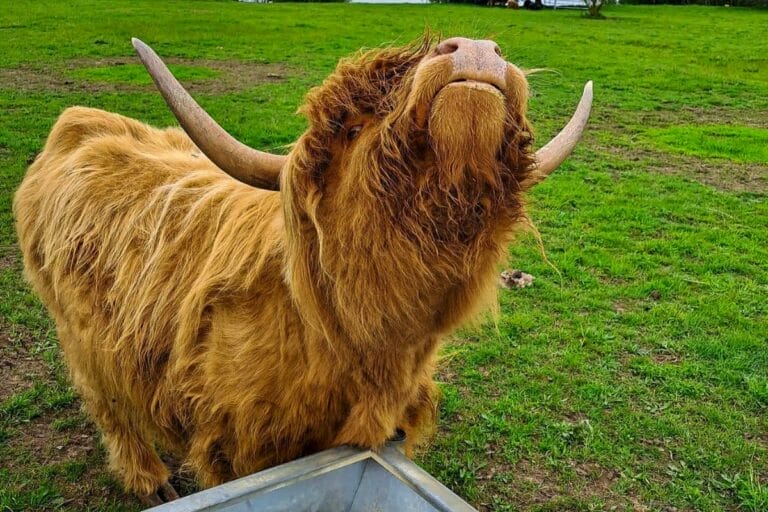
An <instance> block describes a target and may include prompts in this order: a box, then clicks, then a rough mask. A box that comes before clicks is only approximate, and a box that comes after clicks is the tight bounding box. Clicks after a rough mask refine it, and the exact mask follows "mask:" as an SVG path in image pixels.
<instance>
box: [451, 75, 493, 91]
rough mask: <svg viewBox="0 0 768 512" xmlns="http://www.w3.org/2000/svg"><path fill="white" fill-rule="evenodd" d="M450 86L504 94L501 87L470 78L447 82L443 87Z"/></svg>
mask: <svg viewBox="0 0 768 512" xmlns="http://www.w3.org/2000/svg"><path fill="white" fill-rule="evenodd" d="M451 86H459V87H462V86H463V87H470V88H472V89H478V90H481V91H482V90H485V91H498V92H500V93H501V94H504V91H503V90H502V89H501V87H500V86H498V85H496V84H494V83H491V82H485V81H481V80H473V79H471V78H459V79H456V80H453V81H451V82H448V84H447V85H446V86H445V87H451Z"/></svg>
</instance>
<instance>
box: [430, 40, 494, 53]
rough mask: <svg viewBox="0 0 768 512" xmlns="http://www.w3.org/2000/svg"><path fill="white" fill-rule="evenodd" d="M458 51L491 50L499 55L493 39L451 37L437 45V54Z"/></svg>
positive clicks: (479, 51)
mask: <svg viewBox="0 0 768 512" xmlns="http://www.w3.org/2000/svg"><path fill="white" fill-rule="evenodd" d="M459 51H460V52H462V53H475V52H477V53H485V52H490V51H492V52H493V53H495V54H496V55H498V56H501V49H500V48H499V45H497V44H496V43H494V42H493V41H474V40H472V39H467V38H465V37H452V38H450V39H446V40H445V41H442V42H441V43H440V44H438V45H437V53H438V55H448V54H449V53H455V52H459Z"/></svg>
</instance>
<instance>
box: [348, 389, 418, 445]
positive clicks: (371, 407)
mask: <svg viewBox="0 0 768 512" xmlns="http://www.w3.org/2000/svg"><path fill="white" fill-rule="evenodd" d="M405 408H406V403H405V401H402V402H401V403H400V404H395V403H390V404H383V403H382V402H381V401H380V400H378V399H377V398H376V397H371V399H370V402H367V401H366V402H359V403H357V404H356V405H354V406H353V407H352V410H351V411H350V413H349V416H348V417H347V419H346V421H345V422H344V425H343V426H342V428H341V430H340V431H339V433H338V434H337V435H336V438H335V439H334V441H333V445H334V446H340V445H345V444H348V445H353V446H359V447H361V448H371V449H373V450H377V449H379V448H381V447H382V446H383V445H384V443H386V442H387V439H389V438H390V437H392V436H394V435H395V433H396V432H397V428H398V422H399V420H400V419H401V418H402V417H403V415H404V412H405Z"/></svg>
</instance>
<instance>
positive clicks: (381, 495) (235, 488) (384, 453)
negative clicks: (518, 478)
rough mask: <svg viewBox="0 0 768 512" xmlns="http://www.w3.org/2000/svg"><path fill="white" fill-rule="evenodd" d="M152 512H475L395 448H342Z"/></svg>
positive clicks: (222, 486)
mask: <svg viewBox="0 0 768 512" xmlns="http://www.w3.org/2000/svg"><path fill="white" fill-rule="evenodd" d="M150 510H152V512H200V511H216V512H224V511H226V512H250V511H259V512H278V511H280V512H282V511H290V512H304V511H306V512H358V511H365V512H372V511H396V512H405V511H408V512H411V511H414V512H434V511H440V512H443V511H445V512H448V511H450V512H470V511H473V512H477V511H476V510H475V509H474V508H472V507H471V506H470V505H469V504H468V503H467V502H465V501H464V500H462V499H461V498H459V497H458V496H456V495H455V494H454V493H452V492H451V491H450V490H449V489H448V488H447V487H445V486H444V485H443V484H441V483H440V482H438V481H437V480H435V479H434V478H433V477H432V476H431V475H430V474H429V473H427V472H426V471H424V470H423V469H421V468H419V467H418V466H417V465H416V464H414V463H413V462H411V461H410V460H409V459H408V458H407V457H405V456H404V455H403V454H402V453H400V451H399V450H398V449H397V448H396V446H395V445H393V444H388V445H387V446H385V447H384V448H383V449H382V450H381V451H380V452H379V453H374V452H372V451H370V450H359V449H355V448H348V447H340V448H333V449H331V450H326V451H323V452H320V453H317V454H315V455H310V456H309V457H305V458H303V459H298V460H295V461H293V462H289V463H287V464H283V465H281V466H276V467H274V468H270V469H267V470H264V471H261V472H259V473H254V474H253V475H250V476H246V477H244V478H241V479H239V480H234V481H232V482H228V483H226V484H223V485H219V486H217V487H214V488H212V489H208V490H205V491H202V492H198V493H196V494H192V495H190V496H187V497H184V498H181V499H179V500H176V501H173V502H170V503H166V504H164V505H161V506H159V507H154V508H152V509H150Z"/></svg>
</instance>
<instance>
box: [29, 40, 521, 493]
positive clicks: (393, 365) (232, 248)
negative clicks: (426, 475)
mask: <svg viewBox="0 0 768 512" xmlns="http://www.w3.org/2000/svg"><path fill="white" fill-rule="evenodd" d="M432 48H433V46H432V44H431V41H429V40H428V39H425V40H424V41H422V42H420V43H417V44H414V45H411V46H409V47H405V48H398V49H383V50H374V51H370V52H367V53H362V54H360V55H358V56H356V57H354V58H351V59H347V60H343V61H342V62H341V63H340V64H339V66H338V67H337V69H336V71H335V72H334V73H333V74H332V75H331V76H330V77H329V78H328V79H327V80H326V81H325V82H324V83H323V84H322V85H321V86H320V87H317V88H316V89H314V90H312V91H311V92H310V93H309V94H308V96H307V100H306V104H305V105H304V107H302V109H301V111H302V112H303V113H304V114H305V115H306V116H307V118H308V120H309V128H308V130H307V131H306V133H304V134H303V135H302V137H301V138H300V139H299V140H298V141H297V143H296V145H295V146H294V147H293V149H292V151H291V153H290V155H289V160H288V163H287V165H286V167H285V168H284V169H283V172H282V183H281V192H269V191H261V190H257V189H254V188H251V187H249V186H247V185H244V184H242V183H239V182H237V181H235V180H233V179H232V178H230V177H229V176H227V175H226V174H224V173H223V172H221V171H220V170H219V169H218V168H216V167H215V166H214V165H213V164H212V163H211V162H210V161H209V160H208V159H207V158H205V157H204V156H203V155H201V154H200V153H199V152H198V150H197V149H196V148H195V146H194V145H193V143H192V142H191V141H190V140H189V138H188V137H187V136H186V135H185V134H184V133H183V132H182V131H181V130H179V129H175V128H171V129H167V130H158V129H155V128H151V127H149V126H147V125H145V124H142V123H140V122H138V121H134V120H131V119H127V118H124V117H121V116H119V115H116V114H110V113H106V112H102V111H98V110H93V109H87V108H79V107H75V108H71V109H68V110H67V111H66V112H64V113H63V114H62V115H61V117H60V118H59V120H58V121H57V122H56V124H55V126H54V127H53V130H52V132H51V134H50V136H49V138H48V141H47V143H46V145H45V148H44V150H43V152H42V153H41V155H40V156H39V157H38V158H37V160H36V161H35V162H34V163H33V164H32V166H31V167H30V168H29V171H28V172H27V175H26V177H25V179H24V181H23V183H22V185H21V187H20V188H19V190H18V192H17V194H16V197H15V202H14V213H15V216H16V222H17V230H18V233H19V239H20V243H21V247H22V250H23V253H24V262H25V270H26V275H27V277H28V279H29V280H30V282H31V283H32V284H33V286H34V288H35V290H37V292H38V293H39V294H40V296H41V297H42V299H43V301H44V303H45V304H46V306H47V307H48V309H49V311H50V313H51V315H52V316H53V318H54V320H55V322H56V326H57V329H58V335H59V339H60V341H61V345H62V347H63V351H64V354H65V355H66V358H67V362H68V365H69V368H70V370H71V375H72V380H73V383H74V385H75V387H76V389H77V390H78V392H79V393H80V394H81V396H82V398H83V401H84V403H85V406H86V407H87V409H88V411H89V413H90V415H91V416H92V417H93V418H94V420H95V421H96V423H97V424H98V426H99V428H100V429H101V431H102V432H103V435H104V441H105V443H106V446H107V450H108V452H109V457H110V463H111V466H112V468H113V469H114V470H115V471H116V472H118V473H119V474H120V476H121V477H122V479H123V481H124V483H125V486H126V488H127V489H129V490H131V491H134V492H136V493H139V494H150V493H152V492H154V491H155V489H157V488H158V486H160V485H161V484H163V483H164V482H165V481H166V480H167V478H168V470H167V469H166V467H165V466H164V465H163V463H162V462H161V461H160V459H159V457H158V455H157V453H156V451H155V446H154V444H155V443H158V444H159V445H160V446H162V447H163V448H164V449H167V450H170V451H172V452H174V453H176V454H177V455H178V456H180V457H182V458H183V460H184V461H185V462H186V464H188V465H189V466H191V467H192V468H193V469H194V470H195V472H196V474H197V475H198V477H199V480H200V483H201V484H202V485H204V486H211V485H215V484H219V483H221V482H223V481H226V480H228V479H231V478H233V477H236V476H239V475H245V474H248V473H251V472H254V471H257V470H259V469H262V468H264V467H267V466H271V465H274V464H277V463H280V462H284V461H287V460H290V459H294V458H296V457H299V456H301V455H304V454H308V453H311V452H314V451H317V450H321V449H324V448H328V447H331V446H335V445H340V444H346V443H350V444H355V445H359V446H363V447H374V448H375V447H378V446H380V445H381V444H382V443H384V442H385V441H386V439H387V438H388V437H390V436H391V435H392V434H393V433H394V431H395V430H396V428H397V427H400V428H403V429H404V430H405V431H406V433H407V435H408V448H409V450H410V449H412V448H413V447H414V446H415V444H416V443H418V442H420V441H421V440H423V439H424V438H425V436H427V435H429V433H430V431H431V429H432V427H433V423H434V417H435V410H436V409H435V408H436V405H435V404H436V398H437V388H436V386H435V384H434V382H433V379H432V375H433V372H434V365H435V353H436V350H437V348H438V345H439V340H440V338H441V336H443V335H444V334H446V333H448V332H450V331H451V330H452V329H455V328H456V327H457V326H458V325H460V324H461V323H462V322H465V321H466V320H468V319H469V318H470V317H471V316H472V315H473V314H475V313H477V312H478V311H480V310H482V309H483V308H484V307H487V306H490V305H493V304H494V303H495V300H496V299H495V297H496V291H495V290H496V280H497V265H498V263H499V262H500V260H502V259H503V257H504V254H505V252H506V247H507V244H508V243H509V242H510V240H511V236H512V232H513V229H514V227H515V225H516V224H517V223H518V222H519V221H520V220H521V219H522V218H523V217H524V212H523V204H522V199H521V190H520V187H519V185H518V183H519V182H520V181H521V180H522V179H523V178H525V176H526V175H527V173H528V171H529V168H530V166H531V164H532V154H531V151H530V144H531V136H530V132H529V128H528V124H527V121H526V119H525V106H526V101H527V85H526V82H525V79H524V76H523V75H522V73H519V72H517V71H515V70H511V71H510V73H513V74H515V76H514V77H513V78H512V79H510V83H511V84H513V86H512V87H510V91H508V93H507V94H506V98H505V100H503V101H501V100H497V99H494V98H493V97H492V95H488V93H473V92H462V90H459V89H455V90H454V89H450V90H448V89H446V90H445V91H442V92H440V93H439V94H438V89H439V87H438V86H439V85H440V80H441V76H443V75H445V73H446V71H445V69H444V66H443V67H441V66H442V64H441V65H437V64H435V65H433V66H431V67H427V66H422V67H419V64H420V63H422V62H426V60H425V59H426V58H427V57H429V56H430V55H433V53H432V52H433V50H432ZM432 68H434V69H432ZM518 74H519V76H517V75H518ZM483 94H486V95H487V97H486V96H483ZM433 99H434V102H433ZM351 126H362V130H361V131H360V135H359V136H358V137H357V138H354V139H352V136H351V135H350V133H351V132H350V130H351ZM468 134H469V135H472V136H473V137H475V139H473V140H471V141H466V140H465V139H466V137H467V136H468ZM497 139H498V140H497Z"/></svg>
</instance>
